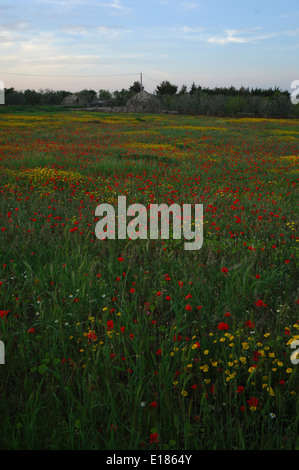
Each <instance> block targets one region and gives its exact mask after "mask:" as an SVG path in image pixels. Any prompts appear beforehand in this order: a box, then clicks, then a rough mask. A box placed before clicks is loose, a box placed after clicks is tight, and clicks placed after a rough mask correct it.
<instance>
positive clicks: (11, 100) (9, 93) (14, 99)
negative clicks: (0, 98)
mask: <svg viewBox="0 0 299 470" xmlns="http://www.w3.org/2000/svg"><path fill="white" fill-rule="evenodd" d="M4 92H5V105H6V106H11V105H22V104H24V95H23V92H22V91H16V90H15V89H14V88H13V87H11V88H4Z"/></svg>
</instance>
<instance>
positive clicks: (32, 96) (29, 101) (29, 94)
mask: <svg viewBox="0 0 299 470" xmlns="http://www.w3.org/2000/svg"><path fill="white" fill-rule="evenodd" d="M40 102H41V94H40V93H38V92H37V91H35V90H29V89H27V90H25V91H24V104H25V105H30V106H37V105H39V104H40Z"/></svg>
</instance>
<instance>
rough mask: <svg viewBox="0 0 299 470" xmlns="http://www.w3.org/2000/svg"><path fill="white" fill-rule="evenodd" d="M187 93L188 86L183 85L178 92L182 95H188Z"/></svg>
mask: <svg viewBox="0 0 299 470" xmlns="http://www.w3.org/2000/svg"><path fill="white" fill-rule="evenodd" d="M186 94H187V86H186V85H182V86H181V89H180V91H179V92H178V95H179V96H181V95H186Z"/></svg>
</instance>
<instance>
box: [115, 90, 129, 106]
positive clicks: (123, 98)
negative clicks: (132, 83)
mask: <svg viewBox="0 0 299 470" xmlns="http://www.w3.org/2000/svg"><path fill="white" fill-rule="evenodd" d="M112 97H113V101H114V104H115V106H125V105H126V104H127V101H128V99H129V98H130V92H129V91H128V90H125V89H124V88H122V89H121V90H120V91H119V90H115V91H114V92H113V94H112Z"/></svg>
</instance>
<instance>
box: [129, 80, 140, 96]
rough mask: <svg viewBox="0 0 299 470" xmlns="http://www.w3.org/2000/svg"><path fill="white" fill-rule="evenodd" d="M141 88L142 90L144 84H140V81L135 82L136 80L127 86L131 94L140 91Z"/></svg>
mask: <svg viewBox="0 0 299 470" xmlns="http://www.w3.org/2000/svg"><path fill="white" fill-rule="evenodd" d="M143 90H144V86H141V83H140V82H137V81H136V82H134V83H133V85H131V86H130V88H129V92H130V93H131V94H136V93H140V92H141V91H143Z"/></svg>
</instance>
